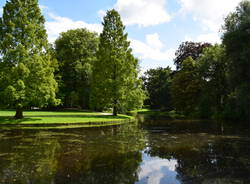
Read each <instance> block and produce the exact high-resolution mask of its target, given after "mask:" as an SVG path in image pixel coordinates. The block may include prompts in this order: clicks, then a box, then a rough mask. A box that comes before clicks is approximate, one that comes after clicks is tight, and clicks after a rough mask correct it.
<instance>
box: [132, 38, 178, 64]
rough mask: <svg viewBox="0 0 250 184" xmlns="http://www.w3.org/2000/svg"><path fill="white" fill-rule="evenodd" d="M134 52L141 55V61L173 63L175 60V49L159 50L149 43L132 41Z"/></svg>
mask: <svg viewBox="0 0 250 184" xmlns="http://www.w3.org/2000/svg"><path fill="white" fill-rule="evenodd" d="M130 42H131V47H132V49H133V52H134V53H135V54H137V55H139V57H140V59H151V60H156V61H171V60H172V59H173V58H174V53H175V49H165V50H162V49H159V48H155V47H152V46H151V45H150V44H148V43H147V42H146V43H145V42H142V41H140V40H135V39H130Z"/></svg>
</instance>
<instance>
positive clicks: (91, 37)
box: [55, 29, 99, 108]
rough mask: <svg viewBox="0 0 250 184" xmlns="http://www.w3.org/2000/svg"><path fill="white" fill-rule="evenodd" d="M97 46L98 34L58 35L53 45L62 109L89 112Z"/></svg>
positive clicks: (75, 32)
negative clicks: (57, 62) (56, 60)
mask: <svg viewBox="0 0 250 184" xmlns="http://www.w3.org/2000/svg"><path fill="white" fill-rule="evenodd" d="M98 43H99V38H98V35H97V33H92V32H90V31H88V30H86V29H75V30H69V31H67V32H64V33H61V35H60V37H59V38H58V39H57V40H56V41H55V47H56V48H55V50H56V57H57V59H58V61H59V65H60V67H59V69H60V70H59V75H60V76H61V85H60V96H61V97H62V100H63V105H64V106H66V107H72V106H80V107H82V108H89V96H90V82H91V81H90V80H91V75H92V65H93V63H94V62H95V60H96V53H97V50H98ZM74 99H75V100H74Z"/></svg>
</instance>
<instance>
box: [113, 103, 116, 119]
mask: <svg viewBox="0 0 250 184" xmlns="http://www.w3.org/2000/svg"><path fill="white" fill-rule="evenodd" d="M113 116H117V100H114V107H113Z"/></svg>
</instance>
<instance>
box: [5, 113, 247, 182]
mask: <svg viewBox="0 0 250 184" xmlns="http://www.w3.org/2000/svg"><path fill="white" fill-rule="evenodd" d="M142 120H143V121H144V123H143V124H142V123H141V122H140V121H142ZM0 183H1V184H14V183H18V184H199V183H202V184H215V183H216V184H217V183H219V184H231V183H232V184H234V183H237V184H238V183H242V184H245V183H246V184H247V183H250V128H246V127H244V126H240V125H239V124H238V123H223V122H217V123H216V122H198V121H196V122H192V121H189V122H188V121H176V122H171V121H168V120H164V119H154V118H153V119H152V118H145V117H139V121H138V122H136V123H130V124H126V125H122V126H116V127H109V128H91V129H68V130H57V131H55V130H40V131H39V130H21V129H18V128H17V127H16V128H14V127H12V128H11V127H0Z"/></svg>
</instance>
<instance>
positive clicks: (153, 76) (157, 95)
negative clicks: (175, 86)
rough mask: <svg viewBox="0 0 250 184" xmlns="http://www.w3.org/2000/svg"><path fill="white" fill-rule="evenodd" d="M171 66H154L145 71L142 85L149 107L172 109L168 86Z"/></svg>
mask: <svg viewBox="0 0 250 184" xmlns="http://www.w3.org/2000/svg"><path fill="white" fill-rule="evenodd" d="M171 74H172V70H171V68H169V67H167V68H161V67H159V68H156V69H150V70H148V71H146V72H145V74H144V76H143V77H142V79H143V85H144V88H145V89H146V91H147V92H148V96H149V105H150V106H151V108H161V109H165V110H170V109H172V103H171V95H170V86H171V81H172V77H171Z"/></svg>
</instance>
